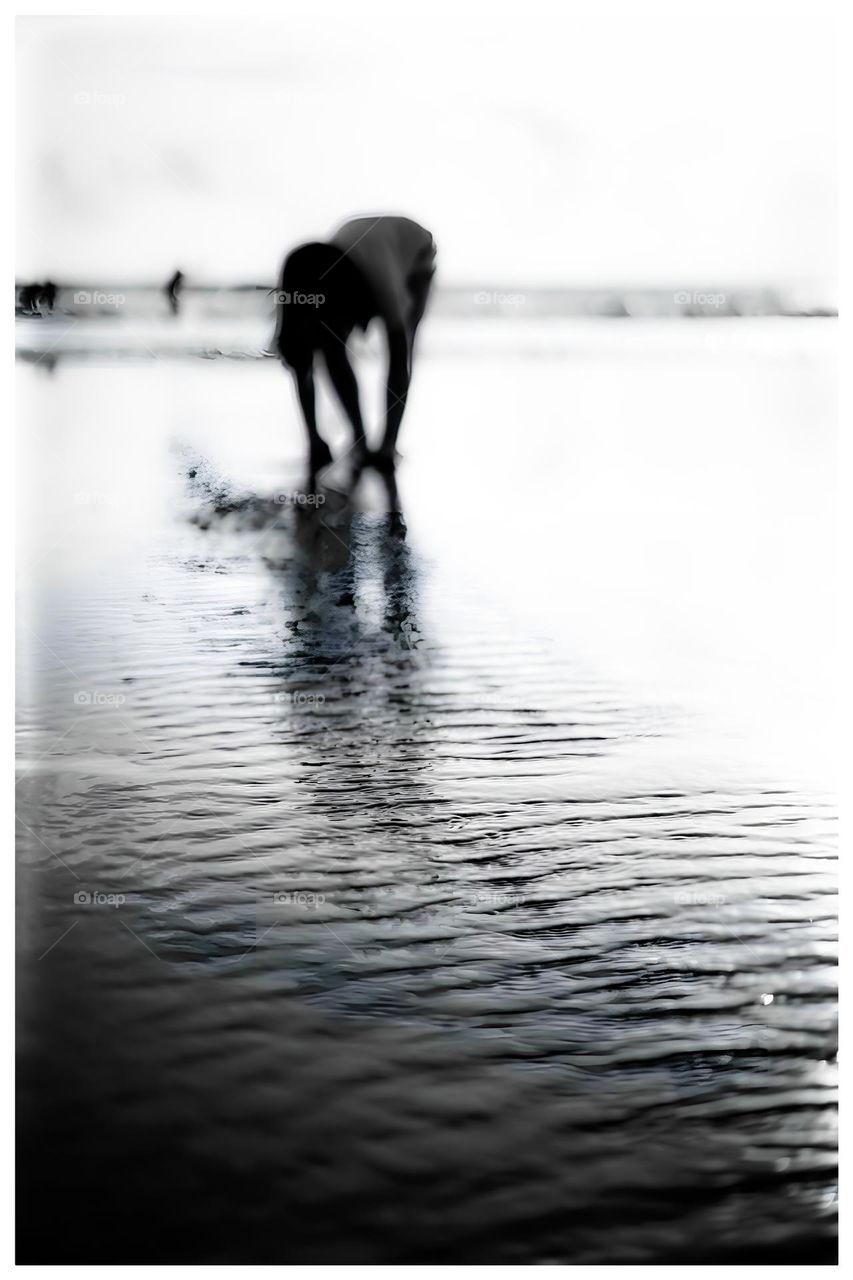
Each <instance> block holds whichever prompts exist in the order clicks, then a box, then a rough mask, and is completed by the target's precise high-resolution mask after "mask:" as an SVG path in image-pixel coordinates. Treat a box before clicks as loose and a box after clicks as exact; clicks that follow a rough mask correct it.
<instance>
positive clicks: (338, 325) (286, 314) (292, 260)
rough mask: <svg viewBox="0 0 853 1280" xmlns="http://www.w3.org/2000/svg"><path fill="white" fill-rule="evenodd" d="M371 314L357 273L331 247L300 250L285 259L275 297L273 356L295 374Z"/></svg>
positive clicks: (365, 289)
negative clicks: (276, 356)
mask: <svg viewBox="0 0 853 1280" xmlns="http://www.w3.org/2000/svg"><path fill="white" fill-rule="evenodd" d="M374 313H375V306H374V299H373V294H372V291H371V289H370V286H369V284H368V282H367V281H366V280H365V278H364V276H363V275H362V273H361V272H360V271H359V270H358V268H357V267H356V266H355V265H354V264H353V263H352V262H351V261H350V259H349V258H348V257H347V255H346V254H345V253H343V252H342V251H341V250H340V249H337V248H335V246H334V245H330V244H322V243H320V242H315V243H312V244H304V245H301V246H300V247H299V248H298V249H294V250H293V252H292V253H291V254H289V255H288V256H287V258H286V259H285V262H284V266H283V267H282V269H281V276H280V278H279V287H278V292H277V295H276V337H275V345H276V350H277V351H278V353H279V355H280V356H281V357H282V359H283V360H284V361H285V362H286V363H287V364H289V365H290V366H291V368H294V369H297V368H300V367H304V366H305V365H306V364H309V363H310V361H311V357H312V356H313V354H314V352H315V351H317V350H318V349H321V348H322V347H324V346H326V345H328V343H329V342H335V341H340V342H346V340H347V337H348V336H349V334H350V333H351V332H352V330H353V329H354V328H355V326H356V325H359V326H361V328H364V327H365V326H366V325H367V323H368V321H369V320H370V318H371V316H372V315H373V314H374Z"/></svg>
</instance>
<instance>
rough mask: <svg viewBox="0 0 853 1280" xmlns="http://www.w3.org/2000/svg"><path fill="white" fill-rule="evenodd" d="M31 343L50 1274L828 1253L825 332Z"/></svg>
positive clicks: (43, 1219) (30, 731)
mask: <svg viewBox="0 0 853 1280" xmlns="http://www.w3.org/2000/svg"><path fill="white" fill-rule="evenodd" d="M36 323H37V322H31V323H30V324H28V325H26V326H25V327H24V336H25V340H24V343H23V345H24V346H26V345H27V342H29V343H30V348H31V350H33V351H34V352H35V354H31V356H30V359H29V360H28V361H27V362H24V363H22V364H21V365H20V367H19V368H20V399H19V405H20V413H19V455H20V461H21V473H22V474H21V481H20V484H21V491H22V495H23V496H22V501H21V535H20V550H21V568H20V587H21V599H20V606H19V621H20V639H19V680H20V691H19V711H20V751H19V776H18V796H19V810H18V814H19V823H18V826H19V836H20V839H19V870H18V886H19V908H18V910H19V950H20V959H19V1025H20V1032H19V1049H20V1058H21V1067H20V1086H21V1087H20V1108H19V1140H20V1169H21V1192H20V1203H21V1220H20V1260H21V1261H25V1262H32V1261H40V1262H44V1261H53V1262H59V1261H61V1262H90V1263H92V1262H110V1261H112V1262H115V1261H123V1262H127V1261H138V1262H143V1261H153V1262H165V1261H185V1262H196V1263H201V1262H207V1263H217V1262H226V1261H236V1262H296V1261H308V1262H322V1261H343V1262H363V1263H388V1262H423V1261H443V1262H454V1261H458V1262H468V1263H474V1262H494V1263H507V1262H516V1261H519V1262H529V1261H533V1262H543V1261H555V1262H594V1263H603V1262H649V1263H654V1262H663V1263H665V1262H691V1261H692V1262H714V1261H725V1262H729V1261H730V1262H737V1261H753V1262H761V1261H828V1260H830V1259H831V1258H832V1256H833V1251H834V1232H835V1191H834V1187H835V1127H834V1119H835V1113H834V1084H835V1030H834V1027H835V1002H834V989H835V975H834V957H835V943H836V931H835V914H834V892H835V880H834V861H833V859H834V822H833V819H834V810H833V802H832V796H831V788H830V786H829V785H828V779H829V777H830V775H829V771H828V767H827V764H826V759H827V757H828V756H829V755H830V754H831V753H830V752H828V750H827V742H828V741H829V739H830V736H831V735H830V717H829V715H828V711H827V705H828V703H829V702H830V701H831V665H830V664H829V657H830V656H831V655H830V654H829V647H828V642H827V640H826V635H827V628H828V621H827V618H828V608H829V603H828V602H829V600H830V598H831V597H830V581H829V577H828V565H829V557H830V546H831V536H832V513H831V510H829V508H828V502H827V495H828V494H829V492H830V490H831V466H832V421H833V409H832V405H831V404H829V403H828V396H827V393H826V390H825V388H826V386H827V385H828V372H827V371H828V369H829V368H830V367H831V362H832V342H833V340H834V339H833V336H832V327H831V322H824V321H806V322H799V321H788V320H785V321H762V322H749V321H718V322H713V321H712V322H708V323H705V322H696V323H695V324H694V323H691V322H676V323H672V322H671V323H669V324H661V325H655V324H649V325H644V324H640V323H638V322H636V323H635V322H618V321H615V322H600V323H598V324H596V323H592V322H588V323H586V324H576V325H570V324H559V323H556V322H555V323H552V324H550V325H538V326H537V325H534V324H533V323H532V322H531V323H529V324H527V325H525V324H524V323H521V322H519V323H518V324H511V323H507V324H505V325H500V326H496V325H493V326H491V327H489V326H485V327H483V326H477V325H473V324H470V323H469V324H467V325H465V324H461V325H454V324H452V323H451V322H449V321H444V322H435V323H434V324H433V327H432V328H429V327H428V328H427V330H426V331H425V334H424V350H423V359H422V362H421V365H420V367H419V368H418V370H417V374H416V382H415V385H414V387H413V392H412V404H411V409H410V414H409V416H408V417H407V421H406V424H405V427H404V434H403V437H402V446H403V450H404V453H405V455H406V456H405V459H404V462H403V463H402V464H401V466H400V468H399V470H398V485H388V484H385V483H383V482H382V481H381V480H380V479H379V478H378V477H377V476H374V475H365V476H364V477H363V478H362V480H361V482H360V483H359V484H358V485H356V486H353V485H352V483H351V480H352V477H351V476H350V475H349V473H348V469H347V465H346V460H345V459H344V460H343V461H342V462H341V463H340V464H338V465H337V466H336V467H335V469H334V470H333V471H331V472H330V473H327V475H326V476H325V477H324V479H323V483H322V484H321V485H320V486H319V487H310V486H306V484H305V477H304V476H303V475H302V473H301V467H300V445H301V441H300V436H299V428H298V423H297V419H296V415H295V408H294V404H293V400H292V394H291V391H290V388H289V387H288V385H287V381H286V379H285V378H284V377H283V375H282V373H281V371H280V370H279V369H278V368H277V367H276V366H275V365H274V363H273V362H272V361H270V360H263V359H258V358H256V357H257V355H258V352H257V350H255V349H254V348H252V347H251V345H250V344H248V345H246V348H245V350H244V351H243V352H242V354H243V355H244V356H245V357H247V358H245V359H231V360H229V359H227V358H220V359H209V360H199V359H197V358H194V357H190V356H188V355H185V354H182V353H181V351H180V350H178V349H177V348H178V347H179V345H180V344H177V343H175V344H173V345H174V346H175V348H176V349H175V350H174V351H173V356H174V358H170V359H164V358H160V359H157V360H155V359H152V358H151V356H150V354H147V353H146V350H145V349H144V348H145V345H146V344H145V343H144V342H142V340H141V339H140V338H139V337H138V335H136V334H135V333H134V334H132V335H131V336H130V337H129V338H127V339H126V340H125V347H124V348H123V349H122V350H121V351H117V350H113V349H110V348H109V345H108V344H107V345H105V344H103V343H98V342H95V341H94V340H92V341H90V342H89V343H88V347H87V345H86V340H85V338H83V339H81V336H80V333H79V331H76V332H75V334H74V335H73V336H74V342H75V343H76V348H75V354H74V357H73V358H68V359H65V358H60V359H59V360H58V362H57V361H56V360H55V357H56V355H57V353H58V354H59V355H60V356H62V355H63V339H62V338H61V337H60V340H59V342H58V344H57V346H56V347H55V348H54V358H53V359H49V360H39V359H38V351H39V349H40V348H39V347H38V344H37V343H36V344H35V346H33V341H32V339H31V338H29V337H27V335H31V334H32V333H34V332H37V331H36V330H35V328H34V326H35V325H36ZM58 325H59V322H56V326H57V327H56V329H55V331H56V332H57V333H59V327H58ZM46 332H47V331H46ZM92 332H93V333H94V332H95V330H94V329H93V331H92ZM140 343H141V345H140ZM48 345H49V344H48V343H47V342H44V343H43V348H42V349H44V348H46V347H47V346H48ZM152 345H153V346H155V347H156V346H157V344H156V343H153V342H152V343H150V344H148V346H149V350H150V349H151V346H152ZM157 349H158V350H159V348H157ZM131 350H133V351H134V352H135V355H132V354H130V352H131ZM209 354H213V353H212V352H209ZM230 354H232V355H234V354H239V351H238V349H237V348H236V347H234V348H232V350H231V352H230ZM46 365H51V366H52V367H51V368H50V369H48V368H47V367H46ZM370 369H371V371H372V377H373V381H374V383H376V382H377V381H378V376H379V369H378V366H377V365H375V364H371V365H370ZM377 395H378V389H377V386H375V385H374V386H373V387H372V395H371V397H369V401H370V403H371V404H374V405H375V402H376V398H377ZM321 411H322V413H323V414H324V415H326V418H327V419H328V418H329V415H330V414H331V413H332V412H333V411H332V409H331V406H329V405H328V404H327V403H325V402H324V403H323V405H322V406H321ZM329 434H330V439H333V440H334V443H335V445H336V446H337V448H338V450H339V451H340V452H342V451H343V450H344V449H345V448H346V444H345V439H344V433H343V429H342V427H341V424H340V422H339V421H335V422H334V425H333V428H332V430H331V431H330V433H329ZM48 1227H49V1229H48Z"/></svg>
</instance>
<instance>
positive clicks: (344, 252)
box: [275, 216, 436, 470]
mask: <svg viewBox="0 0 853 1280" xmlns="http://www.w3.org/2000/svg"><path fill="white" fill-rule="evenodd" d="M435 254H436V249H435V242H434V241H433V238H432V236H431V235H430V233H429V231H427V230H425V228H424V227H421V226H419V225H418V223H417V222H412V221H411V219H410V218H400V217H391V216H387V217H376V218H354V219H352V220H351V221H349V222H345V223H344V224H343V226H341V227H340V228H339V230H338V231H336V232H335V234H334V235H333V236H332V238H331V240H330V241H329V242H328V243H322V242H314V243H311V244H305V245H302V246H300V247H299V248H297V249H294V250H293V252H292V253H291V254H289V255H288V257H287V258H286V259H285V262H284V265H283V267H282V270H281V274H280V277H279V288H278V295H277V300H276V336H275V349H276V352H277V353H278V355H279V356H280V357H281V359H282V361H283V362H284V363H285V364H286V365H288V366H289V367H290V369H291V370H292V372H293V375H294V378H295V381H296V388H297V392H298V395H299V403H300V406H301V409H302V416H303V418H304V420H305V426H306V429H307V432H308V445H309V454H310V464H311V467H312V469H313V470H316V469H318V468H320V467H323V466H325V465H326V464H327V463H329V462H331V461H332V454H331V451H330V449H329V446H328V445H327V444H326V442H325V440H323V438H322V437H321V435H320V433H319V431H318V430H317V419H316V410H315V393H314V357H315V355H316V354H317V353H320V354H321V355H322V357H323V361H324V363H325V366H326V369H327V370H328V373H329V377H330V379H331V381H332V385H333V386H334V388H335V391H336V393H337V395H338V398H339V400H340V402H341V405H342V406H343V409H344V412H345V413H346V415H347V418H348V419H349V421H350V423H351V425H352V429H353V445H352V449H351V452H352V453H353V456H354V458H355V461H356V464H357V465H363V464H364V463H366V462H372V463H373V465H374V466H377V467H378V468H380V469H384V470H389V469H390V468H391V467H393V465H394V458H395V449H396V444H397V436H398V433H399V430H400V423H401V421H402V418H403V413H404V411H405V408H406V399H407V396H408V392H409V383H410V381H411V376H412V358H413V354H414V343H415V335H416V333H417V329H418V325H419V324H420V321H421V318H422V316H423V314H424V310H425V308H426V304H427V299H428V297H429V291H430V286H431V284H432V279H433V275H434V273H435ZM374 318H378V319H379V320H381V321H382V323H383V324H384V326H385V331H386V335H387V339H388V377H387V382H386V410H385V430H384V435H383V439H382V443H381V445H380V447H379V450H378V452H376V453H371V452H370V450H369V449H368V447H367V442H366V440H365V435H364V422H363V420H362V416H361V406H360V404H359V394H358V381H357V378H356V375H355V372H354V371H353V368H352V365H351V364H350V361H349V357H348V353H347V345H346V344H347V338H348V337H349V335H350V334H351V333H352V331H353V329H355V328H360V329H362V330H364V329H366V328H367V325H368V324H369V323H370V321H371V320H372V319H374Z"/></svg>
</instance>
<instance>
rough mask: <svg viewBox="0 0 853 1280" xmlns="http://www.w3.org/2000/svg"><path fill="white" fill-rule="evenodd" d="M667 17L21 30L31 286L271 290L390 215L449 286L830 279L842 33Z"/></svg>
mask: <svg viewBox="0 0 853 1280" xmlns="http://www.w3.org/2000/svg"><path fill="white" fill-rule="evenodd" d="M650 13H651V10H650V7H649V6H648V5H643V4H637V5H636V6H634V8H633V9H632V8H626V7H625V6H623V5H619V6H618V7H613V6H612V5H610V4H608V3H601V4H598V5H596V6H595V7H591V8H589V10H588V11H585V12H582V11H580V10H572V9H571V8H570V7H569V6H567V5H558V6H555V8H554V9H553V10H548V9H545V8H543V7H542V6H541V5H539V4H538V3H537V2H536V0H530V2H529V3H524V4H520V5H517V6H514V7H513V8H512V9H511V10H508V9H499V8H494V9H493V8H490V7H486V8H483V9H480V8H473V7H466V6H465V5H464V4H461V3H460V4H459V5H457V6H455V7H454V8H453V9H452V10H445V9H439V10H436V11H434V12H433V11H432V9H431V7H430V6H423V7H421V6H418V8H417V9H414V8H413V7H412V6H408V5H404V4H399V5H397V6H396V7H390V8H388V7H385V6H384V5H380V3H379V0H365V3H360V4H358V5H351V6H350V7H349V8H343V7H340V8H339V7H335V8H334V9H330V8H328V7H327V6H326V5H324V4H318V3H310V4H309V3H306V4H304V5H302V4H300V3H295V4H292V5H288V6H286V7H284V6H283V7H282V10H281V14H282V16H281V17H280V18H278V19H275V20H273V19H264V18H253V17H249V18H246V19H239V18H229V19H227V20H224V19H219V18H216V19H205V18H169V17H160V16H152V17H150V18H149V17H144V18H98V17H92V18H65V17H62V18H59V17H44V18H25V19H22V20H20V21H19V49H20V53H19V139H20V153H19V166H18V177H19V210H20V220H19V243H18V273H19V275H21V276H27V275H40V276H44V275H51V276H54V277H56V278H57V279H59V280H63V279H71V278H78V279H79V278H86V277H89V278H95V279H96V280H128V279H149V278H151V279H154V280H160V279H164V278H165V277H166V276H167V275H168V274H169V273H170V272H171V271H172V269H173V268H174V267H175V266H178V265H180V266H181V267H182V268H183V269H184V271H185V272H187V273H191V274H194V275H197V276H201V277H203V278H207V279H211V280H223V281H229V280H235V279H243V278H248V279H267V278H269V277H271V275H272V273H273V271H274V270H275V267H276V265H277V263H278V261H279V259H280V258H281V256H282V253H283V251H284V249H285V248H286V247H287V246H288V245H289V244H292V243H293V242H295V241H298V240H300V239H304V238H322V236H323V235H325V234H326V233H327V232H328V231H329V230H330V229H331V227H332V226H333V225H334V224H335V223H336V222H338V221H339V220H341V219H342V218H344V217H347V216H351V215H353V214H357V213H365V212H379V211H383V212H405V213H407V214H409V215H410V216H412V217H414V218H416V219H418V221H420V222H423V223H424V224H425V225H427V226H428V227H430V229H431V230H432V231H433V232H434V234H435V236H436V240H437V241H438V244H439V251H440V255H441V259H440V261H441V269H442V276H443V278H444V280H445V281H455V282H473V281H478V282H479V281H492V282H495V283H507V284H513V283H519V284H522V283H526V284H531V285H532V284H536V283H542V284H545V283H549V284H572V283H591V284H593V283H594V284H599V283H602V284H611V283H612V284H617V285H618V284H624V283H633V284H644V283H645V284H666V285H669V284H674V285H684V286H685V287H687V286H689V285H691V284H696V283H706V282H707V283H725V284H738V283H750V282H754V283H770V284H791V283H792V284H798V283H801V284H805V285H808V286H810V287H815V286H817V287H821V286H823V287H829V288H830V289H831V287H832V281H833V280H834V275H835V244H834V238H835V199H836V195H835V155H834V149H835V141H834V101H833V99H834V86H833V59H834V36H833V32H832V29H831V26H830V23H829V21H828V19H826V18H825V17H822V16H821V12H820V10H819V9H818V8H817V7H815V6H806V5H803V6H802V8H801V9H800V14H801V16H800V17H798V18H794V17H792V16H791V11H790V10H789V9H787V8H786V7H785V6H783V5H781V4H780V5H778V6H776V7H772V6H771V7H769V8H768V7H763V8H762V9H761V10H758V9H756V8H754V7H752V6H750V5H749V4H747V3H744V4H742V5H740V6H737V7H734V8H731V9H729V8H726V7H725V6H723V5H722V4H718V5H715V6H709V7H706V6H704V5H690V4H689V3H682V4H681V5H679V6H677V7H674V8H673V9H671V11H670V12H669V13H667V12H665V11H664V10H660V12H659V14H658V16H657V17H652V16H650ZM510 15H512V16H510ZM418 23H420V24H421V25H420V26H418V25H417V24H418Z"/></svg>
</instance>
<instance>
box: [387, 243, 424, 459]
mask: <svg viewBox="0 0 853 1280" xmlns="http://www.w3.org/2000/svg"><path fill="white" fill-rule="evenodd" d="M434 274H435V270H434V268H433V266H432V264H431V263H428V264H426V265H425V266H424V267H423V268H422V269H421V268H418V269H417V270H416V271H414V272H413V273H412V275H411V276H410V277H409V279H408V280H407V281H406V287H407V290H408V294H409V302H408V307H407V309H406V317H405V325H404V327H403V330H402V332H401V333H397V332H393V333H392V332H389V334H388V355H389V360H388V405H387V413H386V419H385V422H386V425H385V438H384V439H383V441H382V447H381V448H380V450H379V454H378V459H379V460H380V461H381V462H382V463H383V464H384V466H385V467H386V468H387V467H390V466H393V464H394V458H395V456H396V449H397V436H398V435H399V432H400V424H401V422H402V420H403V414H404V412H405V409H406V400H407V399H408V395H409V385H410V383H411V380H412V368H413V364H414V356H415V337H416V335H417V332H418V325H419V324H420V322H421V320H422V319H423V314H424V311H425V310H426V305H427V301H428V299H429V292H430V287H431V285H432V279H433V276H434Z"/></svg>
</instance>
